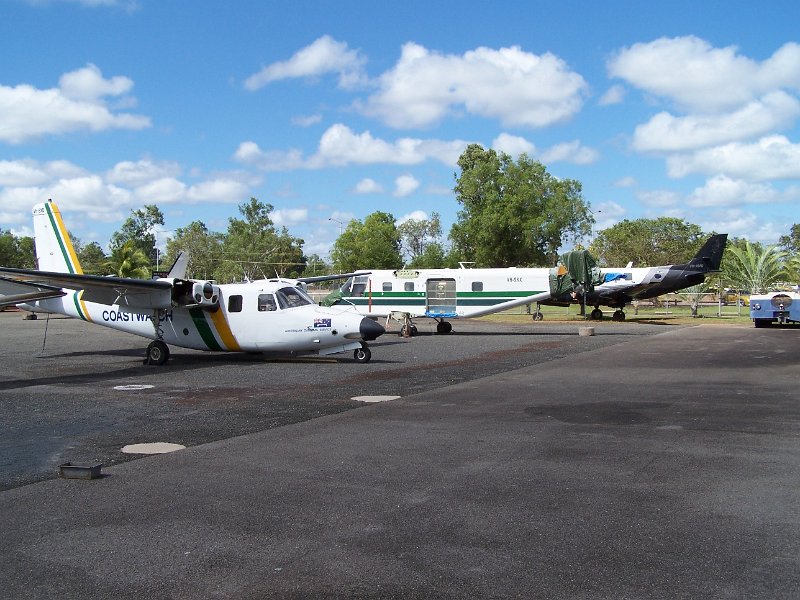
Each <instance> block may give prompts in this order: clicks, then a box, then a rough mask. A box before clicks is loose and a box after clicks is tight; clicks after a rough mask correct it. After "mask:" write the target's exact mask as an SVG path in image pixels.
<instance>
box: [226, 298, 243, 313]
mask: <svg viewBox="0 0 800 600" xmlns="http://www.w3.org/2000/svg"><path fill="white" fill-rule="evenodd" d="M228 312H242V297H241V296H240V295H238V294H237V295H235V296H231V297H230V298H228Z"/></svg>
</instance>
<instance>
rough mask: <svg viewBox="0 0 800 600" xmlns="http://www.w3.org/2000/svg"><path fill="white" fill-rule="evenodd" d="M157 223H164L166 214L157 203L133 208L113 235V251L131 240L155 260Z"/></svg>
mask: <svg viewBox="0 0 800 600" xmlns="http://www.w3.org/2000/svg"><path fill="white" fill-rule="evenodd" d="M156 225H164V214H163V213H162V212H161V210H160V209H159V208H158V207H157V206H156V205H155V204H148V205H146V206H145V207H144V208H143V209H139V210H132V211H131V216H130V217H128V218H127V219H125V221H124V222H123V223H122V227H120V229H119V231H115V232H114V233H113V234H112V236H111V242H110V243H109V246H110V247H111V250H112V252H113V251H114V250H115V249H117V248H119V247H120V246H122V245H124V244H125V243H126V242H131V243H132V244H133V245H134V246H135V247H136V248H137V249H139V250H141V251H142V252H143V253H144V254H145V255H146V256H147V257H149V258H150V260H151V261H152V262H155V257H156V254H155V252H156V250H155V246H156V235H155V228H156Z"/></svg>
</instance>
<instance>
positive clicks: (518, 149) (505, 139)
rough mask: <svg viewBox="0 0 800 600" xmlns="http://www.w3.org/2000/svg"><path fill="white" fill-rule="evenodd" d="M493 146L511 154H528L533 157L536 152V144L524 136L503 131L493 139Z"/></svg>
mask: <svg viewBox="0 0 800 600" xmlns="http://www.w3.org/2000/svg"><path fill="white" fill-rule="evenodd" d="M492 148H494V149H495V150H496V151H498V152H505V153H506V154H508V155H509V156H513V157H518V156H520V155H521V154H527V155H528V156H530V157H532V156H534V155H535V154H536V146H535V145H534V144H533V142H529V141H528V140H526V139H525V138H524V137H520V136H518V135H511V134H510V133H501V134H500V135H498V136H497V137H496V138H494V140H493V141H492Z"/></svg>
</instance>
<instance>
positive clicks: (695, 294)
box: [677, 281, 708, 317]
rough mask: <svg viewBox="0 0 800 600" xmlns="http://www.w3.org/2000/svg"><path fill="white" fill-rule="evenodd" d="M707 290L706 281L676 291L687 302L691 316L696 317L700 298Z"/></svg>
mask: <svg viewBox="0 0 800 600" xmlns="http://www.w3.org/2000/svg"><path fill="white" fill-rule="evenodd" d="M707 292H708V282H707V281H704V282H703V283H698V284H696V285H691V286H689V287H687V288H684V289H683V290H681V291H680V292H678V294H677V295H678V297H679V298H680V299H681V300H683V301H684V302H688V303H689V307H690V309H691V311H692V317H697V311H698V309H699V308H700V299H701V298H702V297H703V296H704V295H705V294H706V293H707Z"/></svg>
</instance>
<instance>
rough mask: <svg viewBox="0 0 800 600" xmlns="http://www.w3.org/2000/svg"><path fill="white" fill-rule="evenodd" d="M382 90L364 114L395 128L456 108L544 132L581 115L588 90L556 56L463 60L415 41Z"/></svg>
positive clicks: (487, 53)
mask: <svg viewBox="0 0 800 600" xmlns="http://www.w3.org/2000/svg"><path fill="white" fill-rule="evenodd" d="M378 86H379V90H378V92H376V93H375V94H373V95H372V96H370V97H369V98H368V99H367V101H366V102H365V103H364V104H363V105H362V106H360V108H361V109H362V110H363V112H364V113H365V114H367V115H369V116H372V117H376V118H379V119H381V120H382V121H383V122H384V123H386V124H388V125H390V126H391V127H395V128H416V127H429V126H431V125H434V124H435V123H437V122H439V121H441V120H442V119H443V118H445V117H446V116H448V115H449V114H451V112H452V111H453V110H454V109H460V110H465V111H466V112H468V113H470V114H472V115H478V116H482V117H488V118H493V119H499V120H500V121H501V122H502V123H503V124H505V125H511V126H528V127H544V126H547V125H552V124H554V123H558V122H562V121H565V120H567V119H569V118H570V117H572V116H573V115H574V114H575V113H576V112H578V111H579V110H580V108H581V106H582V104H583V96H584V94H585V93H586V91H587V87H588V86H587V84H586V82H585V80H584V79H583V77H581V75H580V74H578V73H576V72H574V71H572V70H570V69H569V67H568V66H567V64H566V63H565V62H564V61H563V60H562V59H560V58H559V57H557V56H555V55H553V54H551V53H545V54H543V55H541V56H538V55H536V54H532V53H530V52H525V51H523V50H522V49H521V48H520V47H519V46H512V47H509V48H500V49H499V50H495V49H492V48H485V47H480V48H477V49H475V50H471V51H469V52H466V53H464V54H463V55H455V54H443V53H439V52H435V51H431V50H428V49H427V48H425V47H423V46H421V45H419V44H415V43H411V42H409V43H407V44H405V45H404V46H403V48H402V52H401V56H400V59H399V61H398V62H397V64H396V65H395V66H394V67H393V68H392V69H390V70H389V71H387V72H385V73H384V74H382V75H381V76H380V77H379V79H378Z"/></svg>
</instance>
